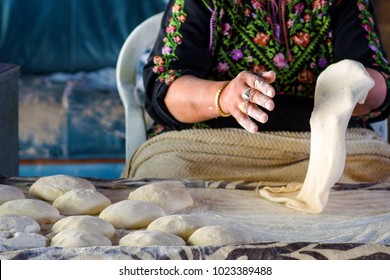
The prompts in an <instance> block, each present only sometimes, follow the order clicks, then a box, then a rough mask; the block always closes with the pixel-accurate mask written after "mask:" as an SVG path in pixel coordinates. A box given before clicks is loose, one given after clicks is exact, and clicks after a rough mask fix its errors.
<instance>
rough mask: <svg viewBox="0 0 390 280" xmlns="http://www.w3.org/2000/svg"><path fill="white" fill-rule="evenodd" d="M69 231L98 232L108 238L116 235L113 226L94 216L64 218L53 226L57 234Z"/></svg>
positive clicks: (52, 229) (53, 230)
mask: <svg viewBox="0 0 390 280" xmlns="http://www.w3.org/2000/svg"><path fill="white" fill-rule="evenodd" d="M68 229H77V230H86V231H92V232H97V233H100V234H103V235H104V236H106V237H108V238H111V237H112V236H114V234H115V228H114V227H113V226H112V224H110V223H109V222H107V221H105V220H103V219H100V218H98V217H94V216H70V217H66V218H63V219H61V220H59V221H58V222H56V223H55V224H54V225H53V227H52V228H51V231H52V232H54V233H57V232H60V231H64V230H68Z"/></svg>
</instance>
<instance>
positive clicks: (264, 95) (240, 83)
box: [219, 71, 276, 133]
mask: <svg viewBox="0 0 390 280" xmlns="http://www.w3.org/2000/svg"><path fill="white" fill-rule="evenodd" d="M275 79H276V74H275V72H273V71H269V72H264V73H262V74H261V75H258V74H255V73H252V72H249V71H243V72H241V73H239V74H238V75H237V76H236V77H235V78H234V79H233V80H232V81H230V83H229V84H228V86H227V87H226V88H225V89H224V90H223V92H222V93H221V96H220V99H219V105H220V108H221V109H222V111H223V112H225V113H228V114H231V115H232V116H233V117H234V118H235V119H236V120H237V122H238V123H239V124H240V125H241V126H242V127H243V128H245V129H246V130H247V131H249V132H252V133H255V132H257V131H258V126H257V124H256V123H255V122H254V121H253V120H252V119H251V118H253V119H255V120H257V121H258V122H260V123H265V122H267V121H268V115H267V113H266V112H264V111H263V110H262V109H261V108H265V109H267V110H268V111H272V110H273V109H274V107H275V103H274V101H273V100H272V98H273V97H274V96H275V89H274V88H273V87H272V86H271V83H272V82H274V81H275Z"/></svg>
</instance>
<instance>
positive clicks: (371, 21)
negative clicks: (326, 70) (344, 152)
mask: <svg viewBox="0 0 390 280" xmlns="http://www.w3.org/2000/svg"><path fill="white" fill-rule="evenodd" d="M333 36H334V58H335V62H337V61H340V60H343V59H353V60H356V61H359V62H361V63H362V64H363V65H364V66H365V67H369V68H372V69H375V70H377V71H379V72H380V73H381V74H382V75H383V76H384V78H385V80H386V84H387V97H386V100H385V101H384V103H383V104H382V105H381V106H380V107H379V108H377V109H375V110H373V111H372V112H370V113H368V114H367V115H364V116H360V117H359V118H361V119H363V120H366V121H370V122H374V121H379V120H383V119H385V118H387V117H388V116H389V113H390V81H389V75H390V66H389V62H388V60H387V57H386V52H385V50H384V48H383V45H382V43H381V39H380V34H379V30H378V24H377V21H376V19H375V16H374V11H373V7H372V5H371V3H370V2H369V1H367V0H341V1H340V4H339V5H337V6H336V7H335V10H334V15H333Z"/></svg>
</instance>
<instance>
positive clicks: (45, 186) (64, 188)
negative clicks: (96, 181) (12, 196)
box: [29, 174, 96, 201]
mask: <svg viewBox="0 0 390 280" xmlns="http://www.w3.org/2000/svg"><path fill="white" fill-rule="evenodd" d="M72 189H89V190H96V188H95V186H94V185H93V184H92V183H91V182H89V181H88V180H85V179H83V178H78V177H74V176H69V175H62V174H59V175H53V176H46V177H41V178H39V179H38V180H37V181H36V182H35V183H33V184H32V185H31V187H30V189H29V193H30V195H32V196H35V197H37V198H41V199H44V200H46V201H54V200H56V199H57V198H58V197H59V196H61V195H63V194H64V193H66V192H68V191H70V190H72Z"/></svg>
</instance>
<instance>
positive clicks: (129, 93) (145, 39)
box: [116, 13, 162, 163]
mask: <svg viewBox="0 0 390 280" xmlns="http://www.w3.org/2000/svg"><path fill="white" fill-rule="evenodd" d="M161 19H162V13H159V14H156V15H154V16H152V17H150V18H148V19H146V20H145V21H143V22H142V23H141V24H140V25H138V26H137V27H136V28H135V29H134V30H133V31H132V32H131V33H130V35H129V36H128V37H127V39H126V41H125V43H124V44H123V46H122V48H121V51H120V53H119V56H118V60H117V65H116V82H117V87H118V92H119V96H120V98H121V101H122V103H123V106H124V109H125V117H126V121H125V122H126V163H128V162H129V160H130V159H131V156H132V155H133V153H134V152H135V150H136V149H137V148H138V147H139V146H140V145H141V144H142V143H143V142H145V141H146V126H145V118H144V109H143V107H142V106H141V105H140V104H139V102H137V100H136V98H135V96H134V88H135V85H136V80H137V70H138V64H139V61H140V57H141V56H142V55H143V54H144V53H145V51H146V50H148V49H150V48H151V47H152V46H153V44H154V42H155V40H156V37H157V34H158V30H159V29H160V23H161Z"/></svg>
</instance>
